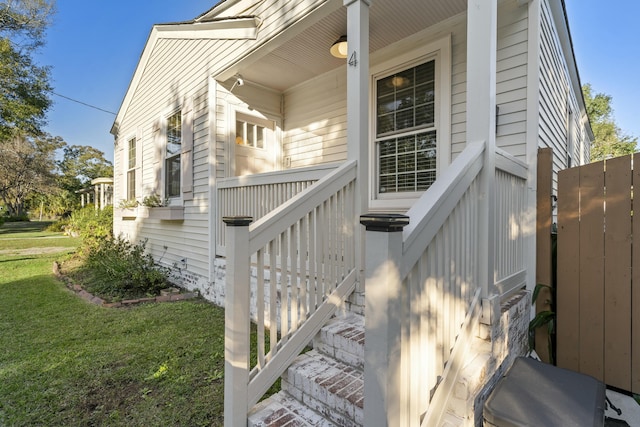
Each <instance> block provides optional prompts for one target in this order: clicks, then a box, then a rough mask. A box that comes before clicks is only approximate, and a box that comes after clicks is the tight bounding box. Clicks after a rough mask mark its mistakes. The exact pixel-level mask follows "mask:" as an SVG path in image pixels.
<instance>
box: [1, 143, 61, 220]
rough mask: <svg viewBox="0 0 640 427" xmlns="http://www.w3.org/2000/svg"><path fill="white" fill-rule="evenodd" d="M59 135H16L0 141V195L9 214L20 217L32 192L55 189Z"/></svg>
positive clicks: (46, 192)
mask: <svg viewBox="0 0 640 427" xmlns="http://www.w3.org/2000/svg"><path fill="white" fill-rule="evenodd" d="M63 145H64V141H62V139H61V138H60V137H52V136H50V135H44V136H41V137H16V138H13V139H11V140H9V141H8V142H5V143H4V144H0V198H1V199H2V201H3V202H4V204H5V206H6V207H7V210H8V213H9V215H12V216H22V215H24V214H25V213H26V212H25V203H26V201H27V199H28V198H29V197H32V196H33V195H34V194H37V193H43V194H51V193H52V192H53V191H54V189H55V174H54V172H55V166H56V164H55V153H56V150H58V149H59V148H61V147H62V146H63Z"/></svg>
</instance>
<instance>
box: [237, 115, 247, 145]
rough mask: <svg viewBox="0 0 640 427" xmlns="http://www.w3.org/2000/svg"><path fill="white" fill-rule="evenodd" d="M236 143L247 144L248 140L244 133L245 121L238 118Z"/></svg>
mask: <svg viewBox="0 0 640 427" xmlns="http://www.w3.org/2000/svg"><path fill="white" fill-rule="evenodd" d="M236 144H238V145H246V144H247V141H246V139H245V135H244V122H241V121H240V120H236Z"/></svg>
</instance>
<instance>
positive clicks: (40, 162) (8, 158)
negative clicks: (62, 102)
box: [0, 0, 113, 217]
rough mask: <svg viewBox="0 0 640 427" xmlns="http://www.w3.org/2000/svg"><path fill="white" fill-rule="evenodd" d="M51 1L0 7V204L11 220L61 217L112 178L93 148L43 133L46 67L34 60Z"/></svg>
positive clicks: (17, 1) (15, 0)
mask: <svg viewBox="0 0 640 427" xmlns="http://www.w3.org/2000/svg"><path fill="white" fill-rule="evenodd" d="M54 13H55V0H4V1H0V204H2V205H4V208H5V212H6V214H8V215H9V216H15V217H22V216H24V215H25V214H26V211H27V210H28V209H32V208H35V207H38V208H43V209H44V210H45V212H46V213H47V214H49V215H62V214H64V213H67V212H70V211H72V210H73V209H75V208H76V207H77V206H78V204H79V196H78V194H77V193H76V192H77V190H79V189H81V188H84V187H86V186H87V185H88V184H89V183H90V181H91V180H92V179H94V178H98V177H101V176H102V177H103V176H107V177H111V176H113V167H112V165H111V162H109V161H108V160H106V159H105V158H104V153H102V152H101V151H100V150H97V149H95V148H93V147H88V146H78V145H71V146H70V145H68V144H67V143H66V142H65V141H63V140H62V138H60V137H57V136H51V135H49V134H47V133H45V132H44V131H43V128H44V126H45V125H46V124H47V120H46V119H47V111H48V110H49V108H50V107H51V104H52V101H51V98H50V94H51V90H52V87H51V84H50V67H47V66H40V65H37V64H36V62H35V61H34V55H35V53H36V52H37V50H38V49H39V48H41V47H42V46H43V45H44V42H45V31H46V29H47V28H48V26H49V25H50V24H51V20H52V19H53V16H54Z"/></svg>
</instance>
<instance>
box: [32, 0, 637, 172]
mask: <svg viewBox="0 0 640 427" xmlns="http://www.w3.org/2000/svg"><path fill="white" fill-rule="evenodd" d="M377 1H389V0H377ZM215 3H216V0H183V1H175V0H172V1H168V0H153V1H151V2H150V1H145V0H128V1H124V0H110V1H87V0H58V3H57V9H58V12H57V14H56V16H55V19H54V23H53V25H52V26H51V28H50V29H49V31H48V33H47V44H46V46H45V47H44V48H43V50H42V52H41V55H39V62H40V64H41V65H50V66H52V80H53V82H52V83H53V87H54V91H55V92H56V93H58V94H60V95H63V96H66V97H69V98H73V99H76V100H79V101H82V102H85V103H87V104H91V105H95V106H97V107H100V108H102V109H105V110H108V111H111V112H114V113H115V112H117V111H118V108H119V106H120V103H121V102H122V99H123V97H124V94H125V92H126V90H127V87H128V85H129V82H130V80H131V77H132V75H133V72H134V70H135V67H136V65H137V62H138V59H139V57H140V54H141V53H142V49H143V48H144V44H145V42H146V40H147V36H148V35H149V32H150V30H151V27H152V25H153V24H157V23H166V22H176V21H184V20H189V19H193V18H195V17H196V16H198V15H200V14H201V13H202V12H204V11H206V10H208V9H209V8H211V7H212V6H213V5H214V4H215ZM566 4H567V10H568V14H569V25H570V27H571V33H572V36H573V44H574V49H575V54H576V60H577V62H578V68H579V72H580V77H581V80H582V83H591V85H592V86H593V89H594V91H596V92H603V93H606V94H608V95H611V96H612V97H613V108H614V116H615V119H616V121H617V122H618V125H619V126H620V128H621V129H622V130H623V131H624V132H626V133H627V134H630V135H633V136H636V137H640V106H639V105H638V104H639V103H640V79H639V78H638V75H639V74H640V73H639V72H638V71H639V70H638V68H639V63H640V25H639V24H638V20H637V19H638V17H639V16H640V2H639V1H638V0H611V1H603V0H566ZM52 98H53V101H54V105H53V107H52V108H51V110H50V112H49V115H48V121H49V125H48V126H47V128H46V130H47V131H48V132H49V133H51V134H52V135H58V136H61V137H62V138H63V139H64V140H65V141H67V143H69V144H73V145H91V146H94V147H96V148H98V149H100V150H101V151H103V152H104V153H105V156H106V157H107V158H108V159H110V160H113V137H112V136H111V134H110V133H109V130H110V129H111V125H112V124H113V120H114V116H113V115H112V114H108V113H105V112H102V111H99V110H95V109H92V108H89V107H86V106H83V105H81V104H77V103H75V102H72V101H69V100H67V99H65V98H61V97H59V96H55V95H54V96H53V97H52Z"/></svg>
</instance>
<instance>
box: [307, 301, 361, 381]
mask: <svg viewBox="0 0 640 427" xmlns="http://www.w3.org/2000/svg"><path fill="white" fill-rule="evenodd" d="M313 348H314V349H316V350H317V351H319V352H320V353H323V354H326V355H327V356H331V357H333V358H335V359H337V360H339V361H341V362H344V363H346V364H347V365H350V366H353V367H355V368H358V369H364V316H360V315H358V314H355V313H348V314H346V315H345V316H340V317H336V318H333V319H331V320H330V321H329V322H328V323H327V324H326V325H325V326H324V327H323V328H322V329H321V330H320V333H318V334H317V335H316V337H315V338H314V340H313Z"/></svg>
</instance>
